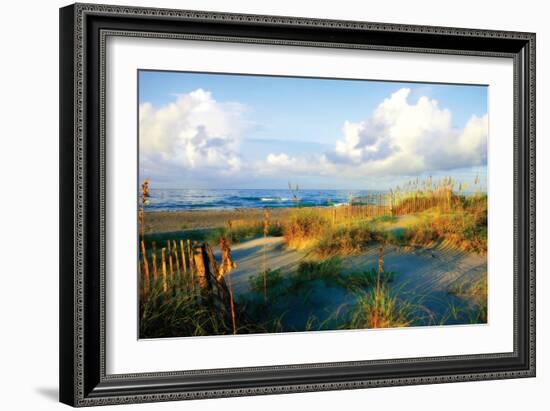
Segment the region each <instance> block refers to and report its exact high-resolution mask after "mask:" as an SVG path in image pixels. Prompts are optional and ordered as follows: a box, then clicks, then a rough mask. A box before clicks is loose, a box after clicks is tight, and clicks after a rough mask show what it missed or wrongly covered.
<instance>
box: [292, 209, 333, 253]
mask: <svg viewBox="0 0 550 411" xmlns="http://www.w3.org/2000/svg"><path fill="white" fill-rule="evenodd" d="M329 225H330V221H329V220H328V219H327V218H325V217H323V216H321V215H319V213H317V212H316V211H315V210H310V209H297V210H295V212H294V213H292V214H291V215H290V216H289V217H288V218H287V219H286V220H285V221H284V222H283V224H282V227H283V235H284V237H285V241H286V243H287V245H288V247H289V248H292V249H296V250H303V249H305V248H308V247H310V246H311V245H313V244H315V243H316V242H317V241H318V240H319V239H320V238H321V237H322V236H323V234H324V231H325V229H326V227H328V226H329Z"/></svg>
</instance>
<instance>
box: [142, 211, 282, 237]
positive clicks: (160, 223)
mask: <svg viewBox="0 0 550 411" xmlns="http://www.w3.org/2000/svg"><path fill="white" fill-rule="evenodd" d="M290 210H292V208H270V209H269V211H270V214H271V221H276V220H277V219H279V218H282V217H284V215H285V214H288V213H289V212H290ZM263 215H264V210H263V209H261V208H241V209H231V210H188V211H149V212H146V213H145V233H166V232H174V231H181V230H188V229H197V228H213V227H222V226H224V224H225V223H226V221H230V220H231V221H235V220H243V219H246V220H247V221H258V222H261V221H263Z"/></svg>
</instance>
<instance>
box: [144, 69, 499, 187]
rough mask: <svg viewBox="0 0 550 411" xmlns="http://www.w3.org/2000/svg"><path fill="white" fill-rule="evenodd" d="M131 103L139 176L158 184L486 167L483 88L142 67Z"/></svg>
mask: <svg viewBox="0 0 550 411" xmlns="http://www.w3.org/2000/svg"><path fill="white" fill-rule="evenodd" d="M197 91H200V92H198V93H197ZM384 101H386V104H384ZM139 105H140V153H141V154H140V176H143V177H145V176H146V177H149V178H151V179H152V180H156V181H158V183H159V185H161V186H176V187H182V186H189V185H194V186H196V185H200V186H204V187H193V188H217V187H227V186H228V184H229V186H231V188H284V187H285V186H286V185H287V182H288V181H299V182H300V183H301V185H302V186H303V187H310V188H349V189H363V188H384V186H387V185H390V186H391V185H395V184H398V183H399V181H402V180H407V179H408V178H410V177H414V176H423V175H434V176H439V175H441V176H443V175H451V176H453V177H456V178H459V179H460V180H467V179H473V178H474V177H475V175H477V174H480V176H481V177H482V178H484V176H485V174H486V139H487V135H486V134H487V132H488V130H485V131H483V127H485V129H486V128H487V127H486V124H487V121H486V115H487V87H486V86H472V85H447V84H427V83H406V82H387V81H366V80H340V79H338V80H335V79H317V78H315V79H311V78H295V77H270V76H251V75H227V74H202V73H186V72H160V71H140V72H139ZM201 107H202V108H201ZM144 108H146V110H144ZM484 116H485V117H484ZM408 123H410V124H411V126H410V127H408ZM346 124H347V126H346ZM408 130H410V135H408V134H409V131H408ZM483 133H485V136H483ZM484 140H485V142H484V143H483V141H484ZM159 142H162V144H160V143H159ZM339 142H340V143H339ZM415 142H416V143H417V144H414V143H415ZM458 142H460V144H459V143H458ZM437 150H440V151H441V152H437ZM453 150H455V151H457V150H458V151H459V155H457V156H455V157H456V158H453V155H452V153H453ZM156 151H157V152H156ZM178 151H179V153H178ZM482 151H485V152H483V153H481V154H480V152H482ZM160 152H162V155H160V154H159V153H160ZM458 157H460V158H459V159H458ZM199 160H200V161H199ZM225 163H226V164H225ZM404 163H410V165H409V166H407V164H404ZM308 165H310V166H308ZM354 171H356V172H354Z"/></svg>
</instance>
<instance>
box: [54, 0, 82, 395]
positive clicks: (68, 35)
mask: <svg viewBox="0 0 550 411" xmlns="http://www.w3.org/2000/svg"><path fill="white" fill-rule="evenodd" d="M74 9H75V7H74V6H66V7H63V8H61V9H59V67H60V70H59V77H60V78H59V125H60V127H59V169H60V174H59V183H60V184H59V203H60V210H59V211H60V215H59V234H60V247H59V261H60V269H59V400H60V401H61V402H62V403H65V404H68V405H75V400H76V398H75V390H74V381H75V379H76V378H77V376H76V375H75V365H76V363H75V359H76V351H75V348H76V347H75V337H76V333H77V332H78V329H75V322H74V319H75V318H74V312H75V308H76V307H75V301H74V295H75V272H74V269H75V266H74V252H75V248H74V227H75V223H76V220H75V215H74V212H72V211H71V210H73V207H74V204H75V191H74V165H75V164H74V160H75V159H74V126H75V88H74V74H75V69H76V67H75V65H74V46H75V44H74V15H75V14H74V13H75V10H74Z"/></svg>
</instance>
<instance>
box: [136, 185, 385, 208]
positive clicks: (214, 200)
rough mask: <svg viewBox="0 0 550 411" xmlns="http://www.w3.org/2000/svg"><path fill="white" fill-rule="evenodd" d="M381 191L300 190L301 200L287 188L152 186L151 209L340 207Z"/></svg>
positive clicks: (149, 204) (148, 206)
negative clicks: (201, 188)
mask: <svg viewBox="0 0 550 411" xmlns="http://www.w3.org/2000/svg"><path fill="white" fill-rule="evenodd" d="M376 193H379V191H369V190H357V191H349V190H299V192H298V197H299V202H298V203H297V202H296V201H295V200H294V199H293V195H292V193H291V192H290V191H289V190H288V189H287V190H285V189H281V190H271V189H215V190H196V189H158V188H157V189H151V190H150V192H149V194H150V197H149V199H148V200H149V202H148V204H147V206H146V210H147V211H179V210H219V209H236V208H263V207H269V208H274V207H292V206H295V205H297V204H299V205H300V206H301V207H315V206H325V207H327V206H339V205H344V204H347V203H348V202H349V198H350V194H351V196H352V198H353V199H354V200H356V199H359V198H366V197H367V196H368V195H369V194H376Z"/></svg>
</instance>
